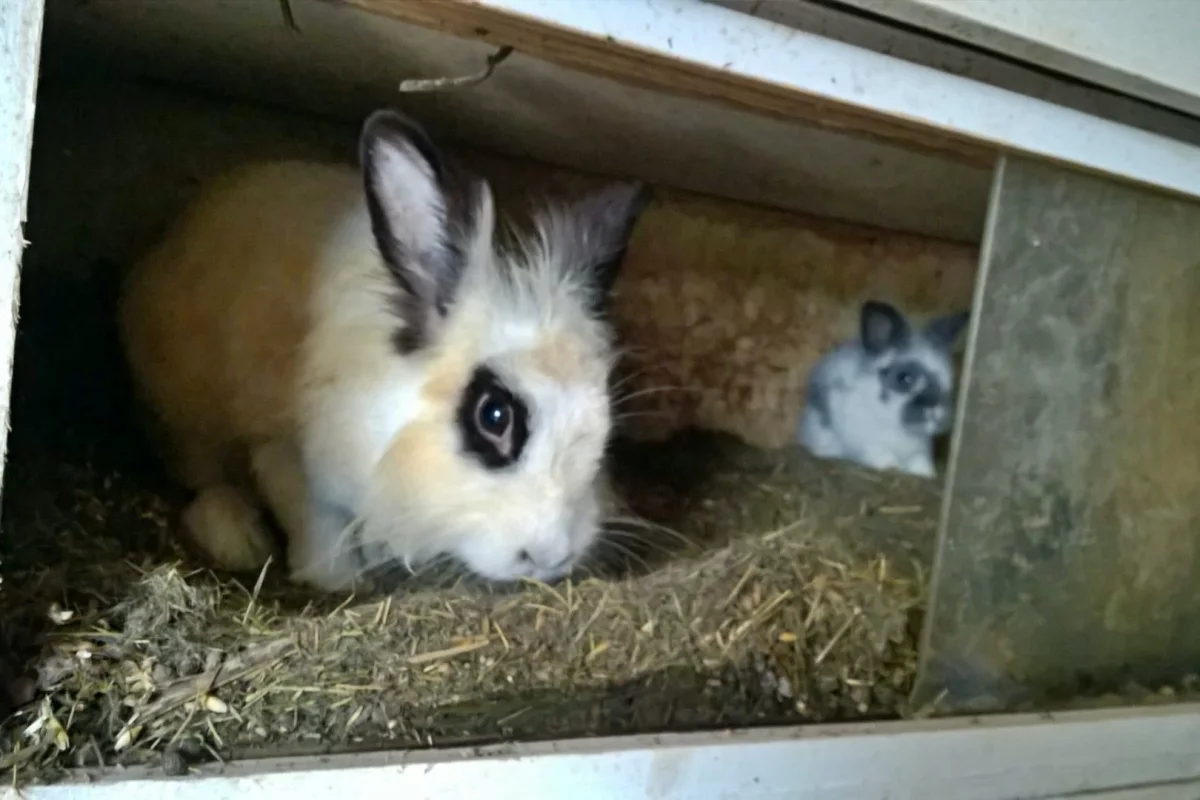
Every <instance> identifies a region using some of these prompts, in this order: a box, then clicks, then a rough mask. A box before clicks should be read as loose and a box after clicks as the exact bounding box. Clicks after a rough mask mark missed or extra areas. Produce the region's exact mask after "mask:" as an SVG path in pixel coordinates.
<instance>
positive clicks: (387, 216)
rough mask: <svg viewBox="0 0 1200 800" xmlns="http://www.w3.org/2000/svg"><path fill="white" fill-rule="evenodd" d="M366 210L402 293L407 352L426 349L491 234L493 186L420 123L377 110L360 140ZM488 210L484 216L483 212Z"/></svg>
mask: <svg viewBox="0 0 1200 800" xmlns="http://www.w3.org/2000/svg"><path fill="white" fill-rule="evenodd" d="M359 159H360V161H361V163H362V171H363V182H364V188H365V190H366V198H367V209H368V211H369V213H370V216H371V229H372V232H373V234H374V236H375V242H376V245H377V247H378V248H379V253H380V256H382V258H383V260H384V263H385V264H386V265H387V267H388V269H389V271H390V272H391V274H392V276H393V278H394V279H395V281H396V284H397V285H398V287H399V289H400V291H401V295H402V297H401V298H400V302H399V303H398V304H397V307H398V309H399V311H400V314H401V316H402V317H403V318H404V319H403V322H404V325H405V326H404V329H403V331H402V332H401V335H400V336H399V337H398V340H397V344H398V346H400V347H401V349H402V350H412V349H416V348H418V347H420V346H422V345H423V344H424V343H426V342H427V341H428V340H429V339H430V338H431V337H432V336H433V335H434V330H433V329H434V328H436V327H437V325H438V323H439V322H440V321H441V319H442V318H444V317H445V315H446V312H447V309H448V307H449V306H450V304H451V302H452V301H453V299H454V293H455V291H456V289H457V288H458V284H459V280H460V278H461V276H462V272H463V269H464V267H465V259H466V256H467V254H468V253H469V252H470V251H471V250H472V242H471V241H467V240H468V239H477V238H479V237H486V238H487V239H488V241H490V238H491V234H492V232H491V230H490V229H489V230H482V229H478V230H477V228H482V227H486V226H478V225H476V221H477V218H478V219H479V220H485V221H487V222H488V223H489V224H490V219H491V214H490V213H486V210H490V208H491V202H490V201H491V197H490V194H489V193H488V189H487V185H486V184H484V183H483V182H482V181H478V180H475V179H472V178H470V177H468V176H466V175H465V174H463V173H460V172H457V171H454V170H452V169H451V168H450V166H449V165H448V164H447V163H446V162H445V161H444V160H443V159H442V157H441V154H440V153H439V152H438V151H437V149H436V148H435V147H434V145H433V143H432V142H431V141H430V140H429V138H428V137H427V136H426V135H425V132H424V131H423V130H422V129H421V127H420V126H419V125H417V124H416V123H415V122H413V121H411V120H409V119H408V118H407V117H405V116H403V115H402V114H399V113H398V112H395V111H391V110H383V111H377V112H375V113H374V114H372V115H371V116H370V117H369V118H368V119H367V121H366V123H365V124H364V125H363V130H362V135H361V137H360V140H359ZM481 210H482V211H484V212H485V213H480V212H481Z"/></svg>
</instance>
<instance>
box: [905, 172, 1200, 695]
mask: <svg viewBox="0 0 1200 800" xmlns="http://www.w3.org/2000/svg"><path fill="white" fill-rule="evenodd" d="M978 280H979V285H978V286H977V288H976V295H975V312H974V318H973V320H972V325H971V331H970V334H969V337H968V340H969V341H968V346H967V356H966V361H965V365H964V371H963V385H962V390H961V395H960V406H959V413H960V417H959V419H960V423H959V425H958V429H957V431H956V433H955V436H954V441H953V443H952V446H951V465H950V468H949V471H948V474H947V478H946V492H945V499H944V507H943V512H942V526H941V533H940V541H939V546H938V554H937V559H936V563H935V566H934V575H933V583H932V587H931V596H930V603H929V611H928V616H927V619H926V623H925V631H924V639H923V642H922V653H921V668H920V672H919V675H918V679H917V688H916V691H915V693H914V698H913V699H914V701H915V702H917V703H922V704H932V705H933V708H934V709H935V710H936V711H940V712H962V711H985V710H1013V709H1016V708H1021V707H1028V706H1035V707H1041V708H1053V707H1056V706H1059V705H1061V704H1064V703H1065V702H1067V701H1068V700H1072V699H1078V698H1080V697H1083V696H1088V695H1098V694H1101V693H1103V694H1108V693H1111V692H1120V691H1121V689H1122V687H1125V686H1128V685H1129V684H1130V683H1137V684H1140V685H1142V686H1147V687H1151V688H1153V687H1154V686H1156V685H1159V684H1163V683H1173V682H1178V681H1180V680H1182V679H1184V678H1185V677H1186V676H1188V675H1189V674H1194V673H1197V672H1200V204H1196V203H1192V202H1187V201H1183V200H1177V199H1174V198H1170V197H1167V196H1162V195H1157V194H1154V193H1151V192H1148V191H1146V190H1143V189H1140V188H1135V187H1131V186H1127V185H1123V184H1119V183H1115V182H1112V181H1109V180H1106V179H1102V178H1097V177H1093V176H1089V175H1084V174H1080V173H1076V172H1072V171H1068V170H1065V169H1062V168H1060V167H1057V166H1054V165H1050V164H1043V163H1038V162H1033V161H1028V160H1024V159H1016V158H1011V157H1006V158H1003V159H1002V160H1001V161H1000V162H999V164H998V167H997V173H996V179H995V184H994V186H993V194H992V205H991V209H990V212H989V219H988V228H987V233H986V235H985V239H984V247H983V252H982V255H981V264H980V273H979V279H978Z"/></svg>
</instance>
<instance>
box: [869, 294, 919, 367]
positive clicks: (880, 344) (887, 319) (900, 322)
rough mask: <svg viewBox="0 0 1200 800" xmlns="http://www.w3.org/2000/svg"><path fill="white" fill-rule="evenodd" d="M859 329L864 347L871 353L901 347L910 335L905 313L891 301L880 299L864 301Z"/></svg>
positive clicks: (876, 353)
mask: <svg viewBox="0 0 1200 800" xmlns="http://www.w3.org/2000/svg"><path fill="white" fill-rule="evenodd" d="M859 329H860V330H859V336H860V337H861V339H862V344H863V347H864V348H865V349H866V351H867V352H868V353H870V354H871V355H879V354H880V353H884V352H886V351H888V350H892V349H894V348H897V347H900V346H901V345H902V344H904V342H905V340H906V339H907V338H908V335H909V329H908V322H906V321H905V319H904V315H902V314H901V313H900V312H899V311H897V310H896V309H895V308H894V307H893V306H892V305H890V304H889V303H883V302H880V301H878V300H868V301H867V302H865V303H863V307H862V314H861V315H860V317H859Z"/></svg>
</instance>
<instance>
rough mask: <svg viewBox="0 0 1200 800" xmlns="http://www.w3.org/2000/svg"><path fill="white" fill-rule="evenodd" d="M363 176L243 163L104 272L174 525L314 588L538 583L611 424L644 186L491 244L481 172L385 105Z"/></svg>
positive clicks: (602, 479) (567, 565)
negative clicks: (391, 565) (621, 301)
mask: <svg viewBox="0 0 1200 800" xmlns="http://www.w3.org/2000/svg"><path fill="white" fill-rule="evenodd" d="M359 152H360V162H361V168H360V169H354V168H351V167H349V166H341V165H329V164H317V163H308V162H279V163H270V164H263V165H255V166H251V167H248V168H244V169H242V170H240V171H237V172H235V173H234V174H231V175H228V176H226V177H224V178H221V179H220V180H217V181H216V182H215V183H213V184H212V185H210V186H209V187H207V189H206V191H204V192H203V193H202V194H201V196H200V197H199V198H198V199H197V200H196V201H195V202H194V203H193V204H192V205H191V207H190V208H189V209H188V210H187V211H186V213H185V214H184V215H183V216H182V218H181V219H180V220H179V221H178V222H177V223H176V224H175V225H174V227H172V228H171V229H170V231H169V232H168V233H167V235H166V237H165V239H164V240H163V241H162V242H161V243H160V244H159V245H158V246H157V248H155V249H154V250H153V251H152V252H151V253H150V254H149V255H148V257H147V258H146V259H144V260H143V261H142V262H141V263H139V264H137V265H136V266H135V268H134V269H133V271H132V272H131V274H130V275H129V278H128V280H127V282H126V284H125V287H124V294H123V298H122V304H121V310H120V323H121V333H122V340H123V343H124V347H125V352H126V355H127V358H128V361H129V364H130V367H131V371H132V374H133V377H134V379H135V383H136V385H137V387H138V389H139V392H140V396H141V399H142V400H143V401H144V403H145V405H146V406H148V408H149V411H151V412H152V418H153V419H154V420H155V422H156V423H157V425H156V427H157V428H158V432H159V433H160V434H161V439H162V440H163V443H164V444H165V449H166V454H167V456H168V460H169V462H170V464H171V465H172V466H173V467H174V470H175V472H176V474H177V475H178V477H179V479H180V480H181V481H182V482H183V483H184V484H186V485H187V486H188V487H189V488H190V489H192V490H193V491H194V492H195V497H194V499H193V500H192V502H191V504H190V505H189V506H188V508H187V509H186V510H185V512H184V515H183V522H184V527H185V529H186V531H187V532H188V533H190V535H191V536H192V537H193V539H194V540H195V541H196V543H197V544H199V545H200V547H201V548H202V549H203V550H205V551H206V552H207V553H208V555H209V556H210V557H211V558H212V559H213V560H214V561H215V562H216V563H217V564H218V565H219V566H221V567H224V568H228V569H233V570H254V569H258V568H260V567H261V566H262V565H263V563H264V562H265V561H266V559H267V556H268V554H269V553H270V552H271V550H272V539H271V536H270V535H269V530H268V528H267V527H265V525H264V512H265V511H268V510H269V511H270V512H272V513H273V515H274V517H275V518H276V520H277V521H278V522H279V524H280V527H282V528H283V530H284V533H285V534H286V538H287V561H288V566H289V569H290V571H291V575H292V578H293V579H294V580H299V581H304V582H307V583H311V584H314V585H316V586H317V587H320V588H322V589H326V590H330V591H337V590H344V589H347V588H349V587H351V586H352V584H353V583H354V582H355V580H356V579H357V578H359V577H360V576H361V575H362V573H363V572H364V571H366V570H367V569H368V568H370V567H372V566H378V565H380V564H382V563H387V562H391V561H397V562H403V563H406V564H408V565H410V566H413V565H419V564H422V563H424V562H428V561H430V560H432V559H438V558H441V557H449V558H451V559H453V560H456V561H458V562H460V563H461V564H463V565H465V566H466V567H467V568H468V569H470V570H471V571H473V572H474V573H476V574H478V575H481V576H483V577H486V578H491V579H496V580H506V579H515V578H521V577H532V578H536V579H541V580H550V579H554V578H556V577H558V576H561V575H562V574H564V573H565V572H567V571H569V570H570V569H571V567H572V565H573V564H575V563H576V562H577V561H578V560H579V558H580V557H581V556H582V555H583V554H584V553H585V552H587V551H588V550H589V548H590V547H591V545H592V544H593V542H594V541H595V540H596V538H597V536H598V533H599V530H600V525H601V522H602V519H603V514H604V513H605V512H604V509H603V506H604V502H605V497H606V496H607V495H606V492H607V483H606V476H605V473H604V470H603V463H604V453H605V449H606V445H607V441H608V438H609V433H610V428H611V426H612V412H611V408H610V405H611V404H610V390H609V372H610V368H611V366H612V364H613V361H614V349H613V342H612V334H611V331H610V328H609V325H608V323H607V322H606V321H605V305H606V301H607V296H608V294H609V290H610V288H611V287H612V285H613V281H614V280H615V277H616V272H617V269H618V267H619V264H620V262H621V259H622V256H623V254H624V251H625V247H626V243H627V240H628V238H629V236H630V234H631V231H632V228H633V226H634V223H635V222H636V220H637V219H638V216H639V214H640V212H641V210H642V209H643V208H644V207H645V205H646V203H647V202H648V199H649V197H648V193H647V191H646V190H644V189H643V188H642V187H641V186H640V185H636V184H620V185H615V186H612V187H610V188H608V189H606V190H603V191H600V192H598V193H596V194H594V195H592V196H591V197H588V198H586V199H583V200H581V201H579V202H577V203H575V204H573V205H570V206H563V207H558V206H551V207H546V208H543V209H541V210H540V211H539V212H538V213H537V214H536V215H535V217H534V223H535V224H534V226H533V233H532V235H531V236H528V237H526V238H524V239H523V240H520V241H517V242H516V243H515V244H514V245H513V246H511V247H506V248H501V247H498V246H497V241H496V237H495V232H496V230H495V229H496V216H495V212H494V209H493V201H492V193H491V191H490V189H489V186H488V184H487V183H486V182H485V181H484V180H482V179H480V178H477V177H475V176H472V175H469V174H467V173H466V172H464V171H462V170H460V169H458V168H457V167H456V166H455V165H454V164H452V163H451V162H450V161H448V160H446V159H445V158H444V157H443V155H442V154H441V153H440V152H439V150H438V148H437V147H435V146H434V144H433V143H432V142H431V141H430V139H429V138H428V137H427V136H426V135H425V133H423V132H422V130H421V128H420V127H418V126H417V125H416V124H415V123H413V122H412V121H410V120H408V119H407V118H405V117H404V116H402V115H400V114H398V113H396V112H393V111H379V112H376V113H375V114H373V115H371V116H370V117H369V118H368V119H367V121H366V123H365V124H364V126H363V128H362V132H361V137H360V142H359Z"/></svg>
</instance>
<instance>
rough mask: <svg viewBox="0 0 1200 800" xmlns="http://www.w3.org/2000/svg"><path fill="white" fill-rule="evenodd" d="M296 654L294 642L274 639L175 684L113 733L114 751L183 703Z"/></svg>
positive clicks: (129, 742) (247, 649)
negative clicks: (117, 731)
mask: <svg viewBox="0 0 1200 800" xmlns="http://www.w3.org/2000/svg"><path fill="white" fill-rule="evenodd" d="M295 651H296V642H295V641H294V640H293V639H291V638H290V637H289V638H283V639H274V640H272V641H269V642H264V643H262V644H258V645H252V646H250V647H248V648H246V650H245V651H244V652H243V653H242V654H241V655H238V656H234V657H233V658H230V659H227V660H226V661H225V662H224V663H223V664H221V665H220V666H218V667H217V668H216V669H212V670H208V671H206V672H201V673H200V674H198V675H192V676H190V677H187V678H182V679H180V680H177V681H175V682H174V683H172V684H171V685H170V686H168V687H167V688H166V689H164V690H163V693H162V694H161V695H160V696H159V697H158V699H156V700H155V701H154V702H152V703H150V704H149V705H148V706H146V707H145V708H144V709H142V710H141V711H139V712H135V713H134V715H133V716H132V717H131V718H130V719H129V721H128V722H126V723H125V725H124V727H122V729H121V731H120V733H118V734H117V739H116V743H115V745H114V749H115V750H118V751H120V750H124V749H125V748H127V747H129V746H130V745H131V744H133V742H134V740H135V739H136V738H137V735H138V733H140V731H141V729H142V727H143V726H144V725H145V724H146V723H147V722H151V721H153V720H155V719H157V718H159V717H161V716H163V715H164V714H167V713H169V712H171V711H174V710H175V709H177V708H179V707H180V706H183V705H184V704H186V703H187V702H188V701H189V700H194V699H196V698H197V697H205V696H207V695H208V693H209V692H211V691H212V690H213V689H217V688H219V687H221V686H224V685H225V684H228V683H232V682H234V681H237V680H241V679H242V678H245V677H247V676H249V675H253V674H254V673H256V672H260V671H261V670H264V669H267V668H268V667H271V666H274V665H275V664H277V663H279V662H280V661H282V660H283V659H285V658H287V657H289V656H291V655H292V654H293V653H294V652H295Z"/></svg>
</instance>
